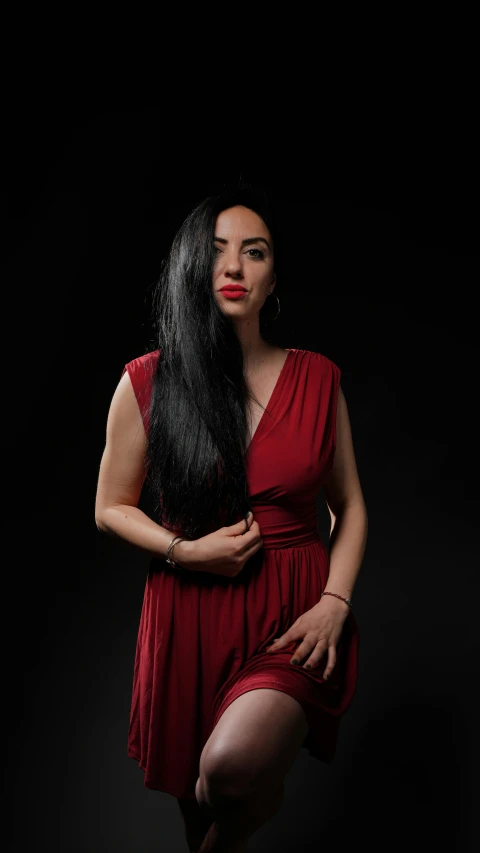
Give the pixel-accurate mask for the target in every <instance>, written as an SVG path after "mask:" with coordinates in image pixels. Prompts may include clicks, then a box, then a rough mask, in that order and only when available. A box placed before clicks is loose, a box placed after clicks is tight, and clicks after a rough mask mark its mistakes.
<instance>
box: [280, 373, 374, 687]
mask: <svg viewBox="0 0 480 853" xmlns="http://www.w3.org/2000/svg"><path fill="white" fill-rule="evenodd" d="M324 494H325V499H326V501H327V506H328V509H329V512H330V517H331V520H332V523H331V528H330V548H329V551H330V569H329V575H328V580H327V584H326V586H325V588H324V592H325V591H326V592H334V593H337V594H338V595H341V596H343V597H344V598H350V596H351V594H352V591H353V587H354V585H355V581H356V579H357V575H358V573H359V571H360V566H361V564H362V560H363V555H364V552H365V546H366V542H367V530H368V519H367V509H366V506H365V501H364V499H363V494H362V489H361V486H360V480H359V478H358V472H357V464H356V461H355V453H354V450H353V441H352V433H351V429H350V419H349V417H348V411H347V404H346V402H345V397H344V395H343V391H342V389H341V388H339V392H338V401H337V427H336V446H335V456H334V460H333V466H332V469H331V471H330V473H329V475H328V477H327V479H326V480H325V483H324ZM348 613H349V606H348V604H346V602H344V601H341V600H340V599H338V598H336V597H335V596H332V595H325V596H321V598H320V601H319V602H317V604H315V605H314V606H313V607H312V608H311V609H310V610H307V611H306V613H303V614H302V615H301V616H299V617H298V619H297V620H296V621H295V622H294V623H293V625H292V626H291V627H290V628H289V629H288V630H287V631H286V632H285V633H284V634H282V636H281V637H279V638H278V639H277V640H275V641H274V642H273V643H272V645H271V646H269V647H268V648H267V649H266V651H267V652H277V651H280V650H281V649H283V648H285V646H288V645H290V643H292V642H295V643H298V645H297V648H296V649H295V652H294V654H293V657H292V659H291V663H292V664H295V665H303V666H304V667H305V668H306V669H309V668H311V667H314V666H317V665H318V664H319V663H320V661H321V660H322V659H323V657H324V655H325V654H327V657H328V659H327V665H326V667H325V670H324V673H323V677H324V679H325V680H326V679H328V678H329V676H330V674H331V672H332V670H333V668H334V667H335V664H336V660H337V652H336V648H337V644H338V641H339V639H340V635H341V633H342V628H343V625H344V622H345V620H346V618H347V616H348Z"/></svg>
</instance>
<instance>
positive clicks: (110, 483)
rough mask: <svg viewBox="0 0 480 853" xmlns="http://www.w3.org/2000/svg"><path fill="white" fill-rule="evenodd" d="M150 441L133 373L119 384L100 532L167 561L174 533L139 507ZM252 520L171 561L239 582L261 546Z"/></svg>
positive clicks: (102, 482)
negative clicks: (133, 381)
mask: <svg viewBox="0 0 480 853" xmlns="http://www.w3.org/2000/svg"><path fill="white" fill-rule="evenodd" d="M146 451H147V436H146V434H145V429H144V426H143V421H142V417H141V414H140V409H139V406H138V403H137V399H136V397H135V392H134V390H133V387H132V383H131V380H130V377H129V375H128V371H127V372H125V373H124V374H123V376H122V378H121V379H120V382H119V383H118V385H117V387H116V389H115V392H114V394H113V397H112V402H111V404H110V409H109V412H108V418H107V439H106V444H105V450H104V451H103V456H102V460H101V462H100V472H99V475H98V484H97V496H96V501H95V522H96V525H97V527H98V529H99V530H101V531H102V532H104V533H110V534H114V535H116V536H120V537H121V538H122V539H126V540H127V542H130V543H131V544H132V545H136V546H137V547H138V548H141V549H142V550H144V551H147V552H148V553H150V554H153V555H154V556H155V557H160V558H163V559H165V558H166V556H167V549H168V546H169V545H170V542H171V541H172V539H173V536H174V534H172V531H171V530H167V528H166V527H161V526H160V524H157V523H156V522H155V521H153V520H152V519H151V518H149V516H148V515H146V514H145V513H144V512H142V510H141V509H139V508H138V506H137V504H138V502H139V500H140V495H141V491H142V486H143V484H144V482H145V477H146V476H147V471H148V468H147V467H146V464H145V457H146ZM262 544H263V542H262V538H261V535H260V528H259V526H258V524H257V522H256V521H254V520H253V515H250V518H249V519H248V522H247V527H245V522H244V521H240V522H238V523H237V524H232V525H230V526H229V527H222V528H221V529H220V530H218V531H214V532H213V533H210V534H208V535H207V536H203V537H201V538H200V539H192V540H189V541H187V540H184V541H182V542H178V544H176V545H174V547H173V549H172V552H173V553H172V557H173V559H174V560H175V561H178V564H179V565H180V566H181V567H182V568H186V569H189V570H190V571H207V572H211V573H213V574H219V575H226V576H227V577H234V576H235V575H237V574H238V573H239V572H240V571H241V570H242V568H243V566H244V564H245V562H246V561H247V560H248V559H249V557H251V556H252V554H254V553H255V551H257V550H258V549H259V548H260V547H261V546H262Z"/></svg>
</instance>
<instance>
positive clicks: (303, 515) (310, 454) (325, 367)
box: [122, 349, 359, 797]
mask: <svg viewBox="0 0 480 853" xmlns="http://www.w3.org/2000/svg"><path fill="white" fill-rule="evenodd" d="M158 356H159V350H155V351H154V352H151V353H147V354H146V355H142V356H140V357H139V358H135V359H133V361H130V362H129V363H128V364H127V365H125V367H124V370H123V373H125V370H128V373H129V376H130V379H131V381H132V385H133V388H134V391H135V395H136V398H137V400H138V403H139V407H140V411H141V412H142V417H143V422H144V426H145V430H146V432H147V434H148V420H149V417H148V408H149V401H150V393H151V377H152V373H153V372H154V370H155V366H156V362H157V359H158ZM123 373H122V376H123ZM339 383H340V369H339V368H338V367H337V365H336V364H334V363H333V362H332V361H330V359H328V358H326V357H325V356H324V355H321V354H320V353H317V352H312V351H309V350H302V349H290V350H289V351H288V355H287V359H286V361H285V363H284V365H283V367H282V370H281V373H280V375H279V378H278V380H277V383H276V385H275V388H274V390H273V393H272V395H271V397H270V400H269V403H268V412H267V411H264V413H263V414H262V417H261V420H260V422H259V424H258V427H257V429H256V430H255V433H254V436H253V439H252V441H251V443H250V446H249V448H248V456H247V478H248V484H249V493H250V499H251V506H252V510H253V513H254V519H255V521H257V522H258V524H259V526H260V530H261V535H262V539H263V548H262V549H260V551H259V552H257V553H258V555H259V557H260V559H255V557H256V556H257V555H254V556H253V557H252V558H251V559H250V560H249V561H247V563H246V564H245V566H244V568H243V570H242V571H241V572H240V573H239V574H238V575H237V576H236V577H235V578H225V577H219V576H216V575H213V574H211V573H207V572H202V573H200V574H197V573H195V572H189V571H187V570H183V571H179V570H178V569H174V568H173V567H171V566H169V565H168V563H166V562H165V560H162V559H160V558H152V561H151V564H150V569H149V572H148V577H147V580H146V587H145V594H144V600H143V607H142V612H141V617H140V624H139V631H138V639H137V647H136V655H135V664H134V674H133V696H132V705H131V714H130V725H129V731H128V755H129V756H130V757H131V758H134V759H136V760H137V761H138V763H139V766H140V768H141V769H142V770H143V771H144V773H145V776H144V784H145V786H146V787H147V788H152V789H156V790H160V791H164V792H165V793H168V794H171V795H172V796H174V797H194V796H195V783H196V781H197V778H198V773H199V769H198V768H199V760H200V754H201V752H202V749H203V746H204V745H205V743H206V741H207V740H208V737H209V736H210V734H211V732H212V730H213V728H214V726H215V725H216V723H217V722H218V720H219V718H220V716H221V714H222V713H223V711H225V709H226V708H227V706H228V705H229V704H230V703H231V702H232V701H233V700H234V699H236V698H237V697H238V696H240V695H241V694H242V693H246V692H248V691H249V690H255V689H256V688H259V687H270V688H273V689H275V690H281V691H283V692H285V693H288V694H290V695H291V696H293V697H294V698H295V699H296V700H297V701H298V702H300V704H301V705H302V707H303V709H304V711H305V714H306V717H307V720H308V723H309V726H310V729H309V733H308V735H307V738H306V740H305V741H304V744H303V745H304V746H305V747H306V748H307V749H308V750H309V753H310V755H313V756H314V757H315V758H318V759H320V760H322V761H325V762H328V763H329V762H330V761H331V760H332V759H333V757H334V754H335V749H336V743H337V734H338V726H339V722H340V718H341V716H342V715H343V714H344V713H345V711H346V710H347V708H348V706H349V705H350V703H351V701H352V698H353V695H354V692H355V688H356V681H357V669H358V646H359V635H358V629H357V624H356V621H355V618H354V616H353V613H352V611H350V612H349V614H348V616H347V619H346V620H345V623H344V626H343V630H342V635H341V637H340V641H339V643H338V646H337V663H336V665H335V667H334V669H333V672H332V674H331V676H330V678H329V679H328V681H326V682H325V681H324V680H323V678H322V673H323V671H324V669H325V666H326V656H325V657H324V659H323V660H322V663H321V664H319V665H318V666H317V667H315V668H314V669H311V670H306V669H303V667H302V666H295V665H293V664H291V663H290V660H291V657H292V654H293V652H294V650H295V648H296V646H297V643H292V644H291V645H289V646H288V647H286V648H284V649H281V650H280V651H279V652H270V653H267V652H266V651H265V649H266V648H267V646H269V645H270V644H271V643H272V641H273V640H274V638H275V637H280V636H281V635H282V634H284V633H285V631H286V630H287V629H288V628H289V627H290V626H291V625H292V624H293V622H295V620H296V619H297V618H298V617H299V616H300V615H301V614H302V613H305V611H307V610H309V609H310V608H311V607H313V606H314V605H315V604H317V602H318V601H319V600H320V595H321V593H322V591H323V589H324V588H325V586H326V583H327V579H328V571H329V557H328V552H327V550H326V548H325V545H324V543H323V541H322V539H321V537H320V534H319V532H318V528H317V506H316V499H317V496H318V494H319V492H320V489H321V486H322V483H323V482H324V480H325V477H326V475H327V474H328V472H329V471H330V469H331V466H332V463H333V456H334V452H335V438H336V410H337V397H338V389H339Z"/></svg>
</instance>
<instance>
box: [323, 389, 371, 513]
mask: <svg viewBox="0 0 480 853" xmlns="http://www.w3.org/2000/svg"><path fill="white" fill-rule="evenodd" d="M324 493H325V497H326V500H327V504H328V506H329V509H330V511H331V512H333V513H334V514H335V513H336V512H338V511H339V510H340V509H341V508H342V507H344V506H346V505H351V504H354V503H362V504H363V503H364V501H363V494H362V488H361V485H360V480H359V476H358V470H357V463H356V459H355V451H354V447H353V438H352V431H351V426H350V418H349V415H348V408H347V402H346V400H345V395H344V393H343V390H342V386H341V385H340V386H339V389H338V399H337V412H336V446H335V454H334V458H333V465H332V468H331V471H330V473H329V475H328V477H327V479H326V480H325V483H324Z"/></svg>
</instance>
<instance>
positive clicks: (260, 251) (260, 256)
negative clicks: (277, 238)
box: [248, 249, 264, 258]
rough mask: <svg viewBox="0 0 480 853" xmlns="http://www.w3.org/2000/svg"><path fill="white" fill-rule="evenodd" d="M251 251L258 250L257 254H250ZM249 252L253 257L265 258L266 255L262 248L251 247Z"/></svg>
mask: <svg viewBox="0 0 480 853" xmlns="http://www.w3.org/2000/svg"><path fill="white" fill-rule="evenodd" d="M251 252H256V254H253V255H252V254H250V253H251ZM248 254H249V255H250V257H252V258H263V257H264V254H263V252H262V250H261V249H249V250H248Z"/></svg>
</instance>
